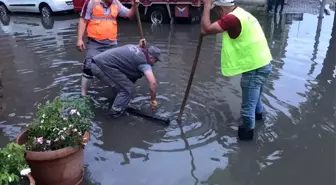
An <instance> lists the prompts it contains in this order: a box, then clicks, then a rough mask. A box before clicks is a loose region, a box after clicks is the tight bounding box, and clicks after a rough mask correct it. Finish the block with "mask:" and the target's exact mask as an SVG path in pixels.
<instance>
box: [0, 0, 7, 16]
mask: <svg viewBox="0 0 336 185" xmlns="http://www.w3.org/2000/svg"><path fill="white" fill-rule="evenodd" d="M8 12H9V11H8V9H7V7H6V5H5V4H3V3H2V2H1V3H0V15H5V14H7V13H8Z"/></svg>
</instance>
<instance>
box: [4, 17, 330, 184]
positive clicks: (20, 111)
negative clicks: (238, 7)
mask: <svg viewBox="0 0 336 185" xmlns="http://www.w3.org/2000/svg"><path fill="white" fill-rule="evenodd" d="M258 18H259V20H260V22H261V24H262V25H263V27H264V30H265V34H266V36H267V38H268V41H269V45H270V47H271V49H272V54H273V56H274V62H273V63H272V64H273V72H272V75H271V77H270V80H269V81H268V82H267V84H266V88H265V93H264V96H263V102H264V106H265V111H266V120H265V121H263V122H257V129H256V138H255V140H254V141H252V142H239V141H238V140H237V138H236V132H237V125H236V123H237V120H238V119H239V111H240V103H241V92H240V86H239V80H240V77H239V76H236V77H231V78H226V77H223V76H222V75H221V72H220V47H221V36H220V35H218V36H208V37H206V38H204V42H203V46H202V52H201V55H200V60H199V64H198V67H197V71H196V75H195V78H194V82H193V86H192V89H191V92H190V95H189V99H188V102H187V106H186V109H185V112H184V113H185V114H184V116H183V121H182V124H181V126H179V125H178V124H177V123H176V122H173V123H172V124H171V125H170V126H168V127H166V126H163V125H160V124H159V123H156V122H150V121H148V120H145V119H142V118H139V117H135V116H131V115H125V116H124V117H122V118H120V119H117V120H112V119H107V117H106V110H107V108H108V107H109V99H111V98H113V91H112V90H111V89H109V88H108V87H107V86H105V85H104V84H102V83H100V82H99V81H95V82H94V84H93V85H92V88H91V89H90V95H92V96H93V99H94V111H95V114H96V117H95V119H94V125H93V127H92V135H93V136H92V140H91V142H90V143H89V144H88V145H87V147H86V151H85V163H86V171H85V180H84V182H83V184H84V185H91V184H101V185H114V184H116V185H197V184H208V185H270V184H272V185H284V184H286V185H296V184H298V185H301V184H302V185H303V184H304V185H317V184H318V185H335V184H336V182H335V174H336V172H335V165H336V161H335V156H336V153H335V146H336V144H335V141H336V137H335V136H336V135H335V131H336V129H335V126H336V124H335V122H336V121H335V120H336V115H335V112H336V105H335V104H336V98H335V94H336V93H335V89H336V86H335V78H336V77H335V76H336V69H335V60H336V59H335V51H336V49H335V45H336V33H335V32H336V31H335V27H336V26H335V25H334V28H333V24H335V23H333V19H334V13H332V15H330V16H325V17H324V19H323V20H321V21H318V18H317V15H310V14H295V15H294V14H286V15H283V16H279V15H278V16H277V17H275V18H274V17H270V16H264V17H263V16H259V17H258ZM77 21H78V17H77V16H75V15H73V16H64V15H63V16H55V17H52V18H49V19H41V18H40V17H38V16H36V15H28V16H27V15H20V14H13V15H10V16H4V15H3V16H2V17H1V27H0V56H1V58H0V59H1V62H0V69H1V80H2V85H3V87H1V91H2V94H3V97H2V99H1V105H2V111H1V113H0V114H1V115H0V116H1V117H0V121H1V122H0V146H4V145H5V144H6V143H7V142H8V141H9V140H13V139H14V138H15V136H17V135H18V134H19V133H20V131H21V129H22V128H24V127H25V125H26V124H28V123H29V122H30V121H31V120H32V117H33V115H34V112H35V111H36V105H37V104H38V103H44V102H46V101H47V100H51V99H53V98H54V97H55V96H58V95H61V96H78V95H79V93H80V77H81V61H82V59H83V54H82V53H80V52H78V51H77V49H76V47H75V44H76V29H77V28H76V24H77ZM143 27H144V33H145V36H146V39H147V41H148V42H151V43H154V44H156V45H157V46H158V47H159V48H161V49H162V52H163V54H164V56H165V59H166V61H168V62H166V63H159V64H157V66H156V67H155V74H156V77H157V79H158V82H159V87H158V93H159V96H158V100H159V109H158V111H157V114H161V115H165V116H170V117H172V118H176V117H177V114H178V111H179V108H180V105H181V102H182V99H183V95H184V91H185V88H186V85H187V81H188V78H189V74H190V70H191V66H192V61H193V58H194V55H195V50H196V44H197V39H198V35H199V25H198V24H192V25H178V24H176V25H172V26H170V25H162V26H151V25H150V24H146V23H143ZM318 27H320V28H321V29H319V28H318ZM332 28H333V30H334V32H333V38H332V37H331V34H332ZM137 31H138V28H137V24H136V23H135V22H131V21H120V23H119V32H120V35H119V44H120V45H123V44H128V43H137V41H138V39H139V34H138V32H137ZM331 38H332V39H331ZM148 96H149V89H148V85H147V82H146V80H145V79H141V80H140V81H139V82H137V87H136V90H135V92H134V99H133V101H132V103H133V104H135V105H137V106H138V107H140V108H142V109H143V110H144V111H150V110H149V105H148Z"/></svg>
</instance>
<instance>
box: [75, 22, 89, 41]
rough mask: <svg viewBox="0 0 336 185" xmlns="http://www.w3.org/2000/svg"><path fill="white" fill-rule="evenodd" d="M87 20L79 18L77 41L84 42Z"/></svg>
mask: <svg viewBox="0 0 336 185" xmlns="http://www.w3.org/2000/svg"><path fill="white" fill-rule="evenodd" d="M87 22H88V21H87V20H86V19H84V18H82V17H81V18H79V23H78V31H77V40H83V36H84V32H85V29H86V25H87Z"/></svg>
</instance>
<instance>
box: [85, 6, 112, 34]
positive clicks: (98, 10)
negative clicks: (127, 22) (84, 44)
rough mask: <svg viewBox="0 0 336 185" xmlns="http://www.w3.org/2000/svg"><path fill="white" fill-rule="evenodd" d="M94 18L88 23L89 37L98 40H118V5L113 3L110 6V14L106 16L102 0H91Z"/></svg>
mask: <svg viewBox="0 0 336 185" xmlns="http://www.w3.org/2000/svg"><path fill="white" fill-rule="evenodd" d="M91 1H92V3H93V6H92V18H91V19H90V20H89V22H88V26H87V34H88V37H90V38H93V39H96V40H105V39H109V40H117V33H118V26H117V16H118V5H117V4H116V3H115V2H113V3H112V4H111V6H110V9H111V10H110V14H108V15H105V14H104V9H103V7H102V5H101V1H100V0H91Z"/></svg>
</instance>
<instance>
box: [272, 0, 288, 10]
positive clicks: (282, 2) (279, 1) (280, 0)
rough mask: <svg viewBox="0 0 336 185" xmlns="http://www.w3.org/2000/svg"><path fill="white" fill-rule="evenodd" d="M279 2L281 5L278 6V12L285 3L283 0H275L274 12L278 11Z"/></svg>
mask: <svg viewBox="0 0 336 185" xmlns="http://www.w3.org/2000/svg"><path fill="white" fill-rule="evenodd" d="M279 4H280V6H281V8H280V13H282V11H283V8H284V5H285V0H276V3H275V9H274V13H277V12H278V6H279Z"/></svg>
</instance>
